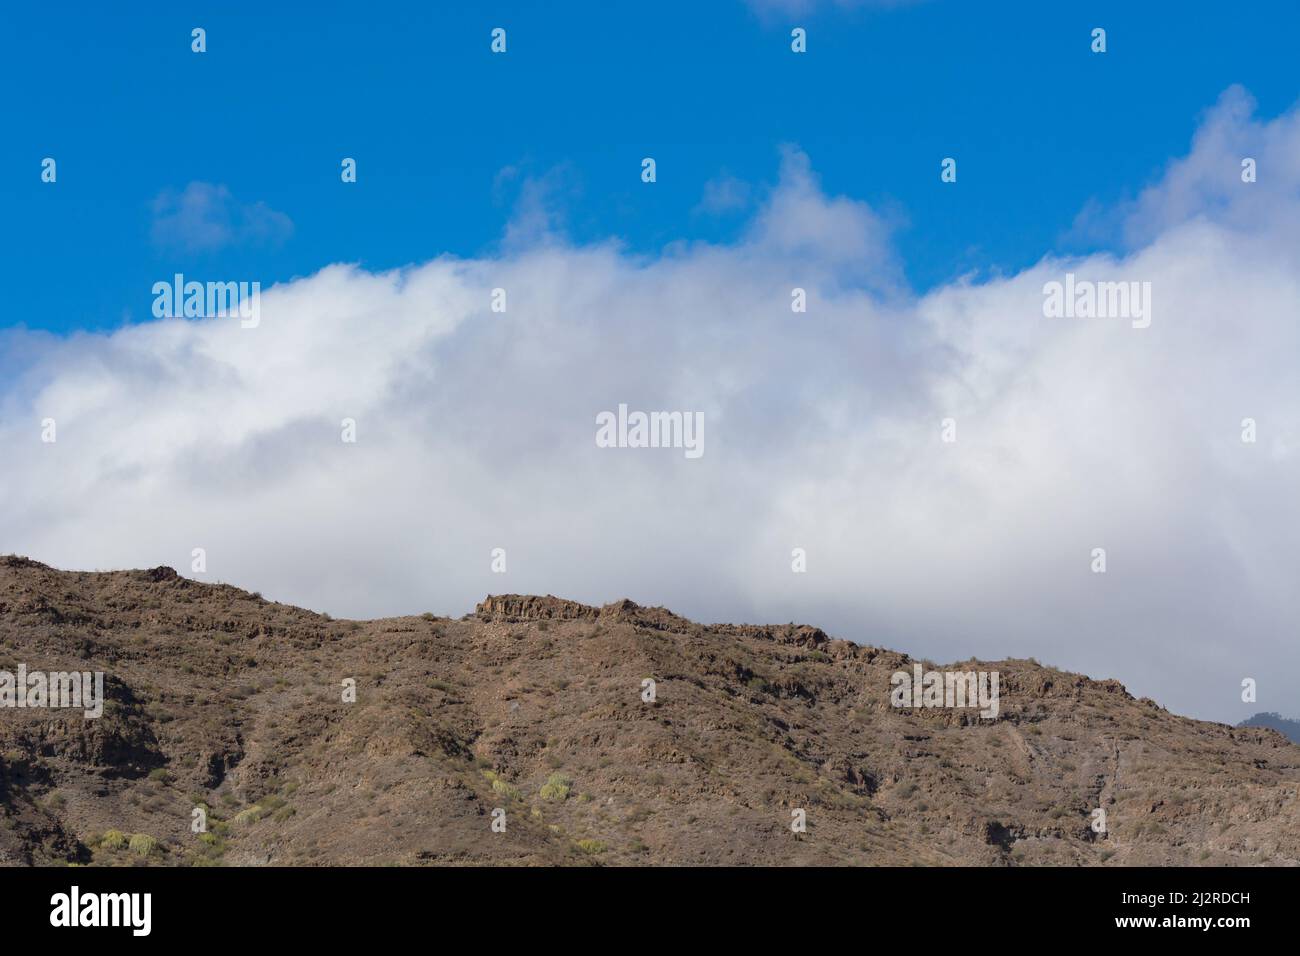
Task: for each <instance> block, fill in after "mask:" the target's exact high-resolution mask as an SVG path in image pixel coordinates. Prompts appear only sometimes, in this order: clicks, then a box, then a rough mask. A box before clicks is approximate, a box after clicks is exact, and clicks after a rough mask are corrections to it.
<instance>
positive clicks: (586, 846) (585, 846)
mask: <svg viewBox="0 0 1300 956" xmlns="http://www.w3.org/2000/svg"><path fill="white" fill-rule="evenodd" d="M577 847H578V849H579V850H581V851H582V852H583V853H586V854H587V855H588V856H595V855H596V854H597V853H604V852H605V844H604V842H602V841H601V840H579V841H578V843H577Z"/></svg>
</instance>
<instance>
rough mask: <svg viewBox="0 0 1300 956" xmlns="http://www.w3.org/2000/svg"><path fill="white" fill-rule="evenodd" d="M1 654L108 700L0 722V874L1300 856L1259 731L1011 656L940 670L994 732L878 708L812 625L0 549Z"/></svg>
mask: <svg viewBox="0 0 1300 956" xmlns="http://www.w3.org/2000/svg"><path fill="white" fill-rule="evenodd" d="M19 664H23V665H25V666H26V667H27V669H28V670H29V671H34V670H45V671H58V670H74V669H79V670H101V671H103V672H104V673H105V675H106V695H107V697H108V698H109V701H108V704H107V706H106V709H105V713H104V715H103V717H101V718H99V719H97V720H87V719H85V718H84V717H83V716H82V714H81V713H80V712H79V711H69V710H51V709H16V708H0V862H4V863H10V864H31V863H37V864H48V863H59V862H65V861H75V862H81V863H92V864H106V865H120V864H133V863H145V864H151V865H174V864H181V865H188V864H212V863H217V864H226V865H239V864H265V863H275V864H290V865H294V864H344V865H350V864H415V865H419V864H598V865H609V864H670V863H671V864H775V865H800V864H890V865H897V864H972V865H1017V864H1020V865H1026V864H1072V865H1073V864H1083V865H1094V864H1103V863H1105V864H1108V865H1116V864H1257V863H1272V864H1295V863H1297V862H1298V861H1300V810H1298V809H1297V808H1298V806H1300V802H1298V801H1297V793H1298V791H1300V749H1298V748H1297V747H1296V746H1295V745H1294V744H1291V743H1290V742H1288V741H1287V740H1286V739H1285V738H1283V737H1282V736H1281V735H1280V734H1278V733H1276V732H1274V731H1271V730H1266V729H1257V728H1232V727H1228V726H1225V725H1220V724H1213V723H1205V722H1201V721H1195V720H1189V719H1186V718H1182V717H1177V716H1174V715H1171V714H1169V713H1167V712H1166V711H1164V710H1163V709H1161V708H1160V707H1159V706H1157V705H1156V704H1155V703H1153V702H1151V701H1148V700H1135V699H1133V698H1132V697H1131V696H1130V695H1129V694H1128V693H1126V692H1125V690H1124V688H1123V687H1122V686H1120V685H1119V684H1118V683H1116V682H1115V681H1094V680H1090V679H1088V678H1086V677H1082V676H1079V675H1077V674H1068V673H1063V672H1061V671H1058V670H1054V669H1052V668H1050V667H1043V666H1040V665H1038V664H1037V663H1035V662H1033V661H1023V660H1008V661H996V662H983V663H979V662H973V663H968V666H962V667H961V668H960V669H963V670H964V669H976V670H997V671H998V672H999V673H1000V675H1001V713H1000V715H999V717H998V718H997V719H996V720H992V721H989V720H981V719H980V718H979V717H978V716H976V715H975V713H974V712H972V711H970V710H954V709H918V710H904V709H896V708H893V707H891V706H890V704H889V691H890V676H891V675H892V674H893V673H894V672H895V671H896V670H898V669H909V668H910V667H911V665H912V660H911V659H910V658H908V657H907V656H906V655H904V654H900V653H897V652H894V651H888V650H884V649H881V648H878V647H868V646H858V645H855V644H852V643H849V642H846V641H839V640H833V639H831V638H829V637H828V636H827V635H826V634H824V633H823V632H822V631H820V630H818V629H817V628H814V627H806V626H796V625H780V626H737V625H720V626H704V625H700V624H695V623H692V622H690V621H687V620H685V619H683V618H680V617H678V616H676V615H674V614H673V613H671V612H670V611H667V610H664V609H662V608H643V607H639V606H637V605H636V604H633V603H632V602H630V601H620V602H617V603H614V604H610V605H607V606H605V607H603V608H596V607H588V606H585V605H581V604H577V603H574V602H572V601H565V600H561V599H558V598H553V597H525V596H518V595H505V596H498V597H490V598H488V599H487V600H486V601H484V602H483V603H482V604H481V605H480V606H479V608H478V611H477V613H476V614H474V615H468V616H466V617H465V618H463V619H460V620H452V619H447V618H436V617H434V616H432V615H425V616H424V617H405V618H392V619H386V620H377V621H342V620H331V619H330V618H328V617H324V616H321V615H318V614H313V613H311V612H309V611H304V610H300V609H298V608H294V607H289V606H286V605H282V604H276V603H271V602H268V601H265V600H263V599H262V598H261V597H260V596H258V595H255V594H249V593H247V592H244V591H241V590H238V589H236V588H233V587H229V586H225V585H209V584H200V583H196V582H194V581H191V580H187V579H185V578H182V577H179V576H178V575H177V574H176V573H175V572H174V571H172V570H171V569H170V568H155V569H153V570H151V571H119V572H109V573H78V572H63V571H57V570H52V569H50V568H48V567H46V566H44V565H41V564H38V563H36V562H34V561H29V560H27V559H24V558H14V557H8V558H0V671H9V672H11V673H13V672H16V670H17V668H18V665H19ZM646 678H651V679H653V680H654V681H655V700H654V702H652V703H647V702H645V701H643V700H642V682H643V680H644V679H646ZM349 679H350V680H354V681H355V682H356V701H355V702H354V703H348V702H344V700H343V696H344V691H343V684H344V682H345V680H349ZM196 807H200V808H202V809H203V810H204V812H205V813H206V814H207V821H208V832H207V833H206V834H199V833H194V832H192V828H191V821H192V819H193V814H194V810H195V808H196ZM1098 807H1100V808H1101V809H1104V810H1105V812H1106V823H1107V829H1106V832H1105V833H1104V834H1101V833H1096V832H1094V831H1093V829H1092V828H1091V827H1090V825H1089V824H1090V823H1091V822H1092V819H1093V816H1092V811H1093V810H1094V809H1095V808H1098ZM497 808H500V809H501V810H503V811H504V814H505V817H504V819H505V823H506V827H505V832H501V833H497V832H493V830H492V826H491V824H492V820H493V812H494V810H496V809H497ZM794 809H802V810H804V811H805V813H806V819H807V830H806V832H804V833H794V832H792V830H791V821H792V819H793V818H792V810H794ZM141 835H142V836H141ZM133 837H136V838H135V839H132V838H133Z"/></svg>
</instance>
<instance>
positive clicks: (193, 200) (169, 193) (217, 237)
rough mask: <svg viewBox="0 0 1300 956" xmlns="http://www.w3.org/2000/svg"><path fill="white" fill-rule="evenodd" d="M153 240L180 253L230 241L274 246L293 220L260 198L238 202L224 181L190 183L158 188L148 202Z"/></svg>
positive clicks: (290, 231) (209, 249)
mask: <svg viewBox="0 0 1300 956" xmlns="http://www.w3.org/2000/svg"><path fill="white" fill-rule="evenodd" d="M150 211H151V213H152V215H153V223H152V226H151V235H152V238H153V241H154V243H155V244H156V245H158V246H159V247H161V248H164V249H172V250H179V251H181V252H212V251H215V250H217V249H222V248H224V247H226V246H232V245H254V246H276V245H279V244H280V243H283V242H284V241H285V240H286V239H288V238H289V236H290V235H292V234H293V222H292V220H290V219H289V217H288V216H286V215H285V214H284V213H282V212H276V211H275V210H274V209H272V208H271V207H269V206H268V205H266V203H264V202H255V203H241V202H239V201H238V200H236V199H235V197H234V196H232V195H231V193H230V190H229V188H227V187H226V186H219V185H213V184H212V183H202V182H192V183H190V184H189V185H187V186H186V187H185V188H184V189H183V190H181V191H179V192H177V191H176V190H175V189H164V190H163V191H162V192H161V193H159V194H158V195H157V196H156V197H155V198H154V200H153V202H152V203H151V204H150Z"/></svg>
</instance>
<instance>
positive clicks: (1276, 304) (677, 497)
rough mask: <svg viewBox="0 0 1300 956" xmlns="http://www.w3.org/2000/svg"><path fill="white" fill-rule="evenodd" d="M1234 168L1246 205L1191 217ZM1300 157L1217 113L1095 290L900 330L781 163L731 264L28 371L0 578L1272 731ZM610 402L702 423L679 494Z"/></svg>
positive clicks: (1019, 294)
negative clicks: (607, 640)
mask: <svg viewBox="0 0 1300 956" xmlns="http://www.w3.org/2000/svg"><path fill="white" fill-rule="evenodd" d="M1207 131H1209V132H1207ZM1238 142H1249V144H1250V149H1252V150H1253V151H1254V152H1255V153H1256V154H1258V155H1257V159H1258V160H1259V168H1260V171H1261V175H1260V180H1259V182H1257V183H1254V184H1250V185H1246V184H1241V183H1240V182H1238V186H1239V187H1240V188H1235V187H1234V188H1229V186H1228V185H1227V183H1226V182H1225V183H1223V184H1220V185H1215V184H1216V183H1218V180H1217V178H1216V177H1218V175H1219V171H1218V166H1217V165H1216V163H1218V162H1223V163H1228V164H1229V165H1230V169H1229V173H1231V172H1232V168H1236V166H1237V162H1236V160H1235V159H1234V156H1235V152H1236V151H1237V150H1236V149H1235V145H1236V144H1237V143H1238ZM1298 155H1300V120H1297V114H1296V113H1290V114H1288V115H1286V116H1284V117H1282V118H1280V119H1278V120H1276V121H1274V122H1271V123H1266V124H1265V123H1258V122H1254V121H1252V120H1251V119H1250V118H1249V116H1248V115H1247V114H1245V113H1243V112H1241V110H1240V109H1239V107H1238V104H1237V103H1236V101H1235V100H1233V99H1232V98H1231V97H1230V98H1229V99H1228V100H1227V101H1225V104H1224V105H1222V106H1221V107H1220V108H1219V109H1218V110H1217V111H1215V112H1213V113H1212V114H1211V115H1210V116H1209V117H1208V118H1207V119H1206V123H1205V127H1204V129H1203V131H1202V134H1201V136H1199V137H1198V139H1197V141H1196V148H1195V150H1194V151H1193V153H1192V154H1191V155H1190V156H1189V157H1188V158H1187V159H1185V160H1183V161H1181V162H1180V163H1176V164H1174V165H1173V166H1172V167H1171V170H1170V173H1169V176H1168V177H1167V178H1166V180H1165V181H1164V182H1163V183H1162V184H1160V185H1158V186H1156V187H1153V188H1152V189H1151V190H1150V191H1148V192H1147V193H1146V194H1145V195H1144V196H1143V197H1142V199H1141V200H1140V205H1139V207H1138V211H1139V212H1140V214H1141V215H1142V216H1148V217H1154V219H1153V220H1152V221H1155V222H1157V223H1158V228H1157V229H1155V230H1154V231H1153V234H1152V235H1151V236H1150V238H1149V239H1148V240H1146V241H1143V242H1141V243H1139V244H1137V245H1135V246H1134V248H1133V249H1132V250H1131V251H1130V252H1128V253H1126V254H1125V255H1124V256H1122V257H1119V258H1116V257H1113V256H1093V257H1089V258H1086V259H1077V260H1070V261H1055V260H1044V261H1043V262H1041V263H1040V264H1038V265H1037V266H1035V267H1034V268H1032V269H1029V270H1027V271H1026V272H1024V273H1022V274H1019V275H1016V276H1012V277H1009V278H1005V279H998V280H996V281H990V282H987V283H984V284H974V283H972V282H960V283H955V284H952V285H949V286H946V287H943V288H940V289H937V290H935V291H933V292H932V293H930V294H927V295H925V296H922V297H916V296H913V295H911V294H909V293H908V292H907V290H906V288H905V287H904V286H903V284H902V282H901V279H900V275H901V272H900V270H899V267H898V263H897V262H896V261H895V258H894V255H893V253H892V251H891V247H890V244H889V239H888V227H887V225H886V224H885V223H884V222H883V221H882V220H881V218H880V217H879V216H878V215H877V214H876V213H874V212H873V211H872V210H871V209H869V208H868V207H867V206H866V205H864V204H863V203H860V202H856V201H853V200H851V199H848V198H844V197H829V196H826V195H825V194H823V193H822V191H821V190H820V188H819V186H818V184H817V182H816V180H815V178H814V176H813V174H812V172H811V169H810V167H809V164H808V161H807V158H806V157H804V156H803V155H802V154H800V153H798V152H797V151H795V150H788V151H787V152H786V155H785V157H784V161H783V167H782V176H781V180H780V184H779V185H778V187H777V188H776V189H775V190H774V191H773V192H772V194H771V195H770V196H769V197H767V199H766V200H765V202H764V203H763V204H762V206H761V208H760V209H759V211H758V212H757V213H756V214H755V216H754V217H753V219H752V221H751V223H750V225H749V228H748V229H747V230H746V231H745V232H744V233H743V236H742V238H741V239H740V240H739V241H738V242H737V243H735V244H734V245H725V246H717V245H710V244H704V243H682V244H676V245H674V246H672V247H670V248H669V249H668V250H666V251H665V253H664V254H663V255H661V256H658V257H651V258H645V257H637V256H633V255H630V254H627V253H625V252H624V251H623V250H621V249H620V248H619V247H618V246H616V245H614V244H604V245H600V244H598V245H591V246H584V247H575V246H573V245H572V244H569V243H567V242H564V241H563V240H560V239H557V238H556V237H554V236H552V235H547V234H545V230H544V226H539V225H537V223H544V222H545V217H541V218H539V219H536V220H535V221H534V222H532V223H530V226H529V230H528V231H527V232H524V233H520V232H518V231H516V232H515V233H514V234H513V235H514V238H515V239H516V240H517V241H516V242H513V243H508V244H506V245H505V247H504V248H505V249H506V251H505V252H503V253H502V254H501V255H500V256H499V257H496V258H484V259H478V260H459V259H453V258H442V259H438V260H436V261H433V262H430V263H428V264H426V265H423V266H419V267H416V268H412V269H409V270H405V271H402V272H393V273H385V274H380V275H374V274H369V273H366V272H364V271H362V270H360V269H357V268H353V267H349V266H343V265H335V266H331V267H329V268H327V269H324V270H322V271H321V272H320V273H318V274H316V275H314V276H312V277H310V278H306V279H302V280H298V281H295V282H292V283H288V284H285V285H280V286H277V287H275V288H273V289H271V290H269V291H265V292H264V293H263V298H262V307H261V315H262V322H261V325H260V327H258V328H256V329H241V328H240V326H239V323H238V322H237V321H234V320H220V319H216V320H203V321H197V322H195V321H189V322H186V321H181V320H164V321H158V322H153V323H149V324H145V325H138V326H133V327H129V328H124V329H121V330H119V331H117V332H115V333H113V334H112V335H107V336H99V335H96V336H92V335H82V336H77V337H74V338H72V339H70V340H67V341H62V342H51V341H49V340H48V339H40V340H36V339H29V340H23V344H22V347H23V349H24V352H23V354H24V359H23V367H24V368H25V369H26V372H25V374H24V375H22V376H21V377H19V378H17V379H15V380H14V381H12V382H11V383H10V384H9V386H8V390H7V393H6V394H5V396H4V404H3V406H2V407H3V412H2V413H0V414H2V417H0V442H2V446H3V447H4V448H5V449H6V467H5V468H4V469H3V470H2V471H0V500H3V501H4V502H5V508H4V511H3V513H2V516H0V542H2V543H3V544H2V546H3V547H4V548H5V549H6V550H12V551H16V552H19V553H25V554H30V555H32V556H33V557H36V558H38V559H40V560H44V561H47V562H50V563H52V564H55V565H58V566H64V567H90V568H94V567H122V566H151V565H154V564H158V563H169V564H173V565H174V566H176V567H177V568H178V569H179V570H181V571H182V572H183V573H188V569H189V554H190V550H191V548H193V547H199V546H201V547H204V548H206V549H207V551H208V560H209V578H210V579H224V580H228V581H231V582H233V583H237V584H240V585H243V586H245V587H248V588H256V589H259V590H261V591H262V592H263V593H265V594H267V596H268V597H272V598H275V599H278V600H284V601H290V602H294V603H300V604H304V605H307V606H309V607H314V608H318V609H324V610H329V611H331V612H332V613H334V614H338V615H375V614H393V613H402V612H417V611H423V610H436V611H440V612H446V613H456V614H460V613H464V612H465V611H467V610H469V609H470V608H471V607H472V605H473V603H474V602H475V601H476V600H478V599H480V598H481V597H482V596H483V595H485V594H487V593H489V592H501V591H518V592H536V593H547V592H549V593H555V594H561V595H565V596H568V597H572V598H575V599H579V600H585V601H591V602H604V601H608V600H612V599H614V598H617V597H622V596H628V597H631V598H633V599H634V600H637V601H640V602H643V603H654V604H665V605H667V606H669V607H672V608H673V609H674V610H677V611H678V612H680V613H684V614H687V615H689V616H692V617H695V618H698V619H704V620H751V621H752V620H766V621H786V620H791V619H795V620H801V621H807V622H810V623H815V624H819V625H822V626H824V627H826V628H827V629H828V630H830V631H832V632H833V633H836V634H838V635H841V636H845V637H850V638H853V639H856V640H861V641H867V642H872V643H878V644H885V645H888V646H893V647H897V648H900V649H903V650H907V651H910V652H914V653H918V654H925V655H929V656H930V657H933V658H936V659H941V660H953V659H962V658H965V657H967V656H968V655H972V654H974V655H979V656H984V657H1002V656H1006V655H1034V656H1037V657H1039V658H1040V659H1042V660H1045V661H1049V662H1052V663H1056V664H1059V665H1062V666H1067V667H1070V668H1073V669H1078V670H1082V671H1085V672H1087V673H1090V674H1092V675H1094V676H1098V677H1108V676H1114V677H1119V678H1120V679H1122V680H1124V681H1125V682H1126V683H1127V684H1129V686H1130V689H1131V690H1133V691H1134V692H1136V693H1139V694H1150V695H1152V696H1155V697H1157V698H1158V699H1159V700H1161V702H1163V703H1166V704H1168V705H1169V706H1171V708H1173V709H1175V710H1179V711H1182V712H1187V713H1193V714H1196V715H1203V716H1210V717H1216V718H1220V719H1232V718H1237V717H1240V716H1243V715H1244V714H1245V713H1247V712H1251V711H1253V710H1255V709H1264V710H1280V711H1284V712H1294V711H1295V710H1296V707H1295V695H1294V690H1293V688H1295V687H1296V686H1300V645H1297V642H1296V641H1295V621H1296V620H1297V617H1298V615H1297V612H1298V611H1300V597H1298V596H1297V589H1296V588H1295V587H1294V580H1293V578H1294V569H1295V568H1296V567H1298V566H1300V534H1297V532H1298V531H1300V496H1298V495H1297V494H1296V488H1297V485H1298V481H1297V479H1300V457H1298V451H1300V425H1297V421H1298V413H1300V389H1298V388H1297V379H1296V374H1295V368H1296V358H1297V356H1300V322H1298V321H1297V318H1298V316H1300V308H1298V307H1297V303H1298V302H1300V279H1298V278H1297V276H1298V275H1300V270H1297V262H1296V257H1297V249H1300V244H1297V243H1296V242H1295V241H1294V240H1295V238H1296V237H1295V231H1296V228H1297V227H1296V223H1297V222H1300V198H1297V195H1296V193H1295V189H1294V185H1293V184H1294V183H1295V181H1296V177H1295V169H1294V160H1293V159H1292V157H1295V156H1298ZM1216 157H1217V159H1216ZM1288 163H1291V164H1292V165H1287V164H1288ZM1153 211H1154V212H1153ZM1256 217H1257V218H1256ZM538 229H542V231H543V234H542V235H535V233H536V231H537V230H538ZM530 236H531V237H532V238H531V239H527V240H526V237H530ZM1067 270H1069V271H1072V272H1074V273H1075V274H1076V275H1078V276H1080V277H1083V278H1092V279H1098V280H1106V279H1134V280H1144V281H1149V282H1151V284H1152V295H1153V300H1154V314H1153V321H1152V324H1151V327H1150V328H1147V329H1133V328H1132V327H1131V326H1130V324H1129V323H1128V322H1127V321H1123V320H1100V319H1094V320H1082V319H1074V320H1070V319H1045V318H1044V317H1043V313H1042V291H1041V290H1042V286H1043V284H1044V282H1046V281H1048V280H1052V279H1059V278H1061V276H1062V275H1063V273H1064V272H1065V271H1067ZM795 286H800V287H803V288H806V289H807V290H808V294H809V310H808V312H807V313H806V314H795V313H792V312H791V310H790V290H791V288H792V287H795ZM494 287H502V288H505V289H506V290H507V295H508V312H506V313H505V314H496V313H493V312H491V311H490V308H489V306H490V292H491V290H492V289H493V288H494ZM620 402H626V403H628V405H629V406H631V407H632V408H640V409H678V410H691V411H702V412H703V413H704V415H705V419H706V422H707V430H706V434H707V441H706V453H705V455H704V457H703V458H701V459H699V460H695V461H692V460H687V459H686V458H685V457H684V456H683V455H682V454H681V453H680V452H673V451H662V452H661V451H656V450H649V449H647V450H629V449H613V450H611V449H599V448H597V447H596V445H595V440H594V436H595V416H596V414H597V413H598V412H600V411H602V410H606V409H614V408H616V407H617V405H618V404H619V403H620ZM47 416H48V417H54V418H55V419H57V421H58V442H57V444H55V445H43V444H41V443H40V425H39V423H40V420H41V419H42V418H44V417H47ZM345 417H351V418H355V419H356V420H357V422H358V425H359V441H358V443H357V444H356V445H345V444H343V443H342V442H341V441H340V440H339V424H340V421H341V419H343V418H345ZM946 417H952V418H955V419H956V420H957V423H958V424H957V427H958V441H957V443H956V444H954V445H946V444H943V443H942V442H941V441H940V440H939V435H940V421H941V420H942V419H943V418H946ZM1245 417H1252V418H1255V419H1257V420H1258V422H1259V436H1260V437H1259V441H1258V443H1257V444H1255V445H1245V444H1242V442H1241V441H1240V439H1239V434H1240V422H1241V419H1242V418H1245ZM494 547H504V548H506V549H507V553H508V564H509V573H508V574H507V575H504V576H502V575H494V574H492V573H490V551H491V549H492V548H494ZM793 547H802V548H805V549H807V552H808V566H809V570H808V573H807V574H802V575H796V574H792V573H791V571H790V549H791V548H793ZM1094 547H1105V548H1106V549H1107V550H1108V563H1109V571H1108V573H1107V574H1106V575H1104V576H1103V575H1094V574H1092V573H1091V572H1090V570H1089V561H1090V552H1091V550H1092V548H1094ZM1243 677H1254V678H1256V679H1257V680H1259V682H1260V689H1261V697H1260V700H1259V704H1258V707H1250V706H1247V705H1243V704H1241V703H1240V701H1239V698H1238V693H1239V683H1240V680H1241V678H1243Z"/></svg>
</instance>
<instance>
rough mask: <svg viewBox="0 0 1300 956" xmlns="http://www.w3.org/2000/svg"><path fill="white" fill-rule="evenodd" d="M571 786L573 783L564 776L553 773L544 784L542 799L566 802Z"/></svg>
mask: <svg viewBox="0 0 1300 956" xmlns="http://www.w3.org/2000/svg"><path fill="white" fill-rule="evenodd" d="M571 786H573V781H572V780H570V779H569V778H568V777H566V776H565V775H564V774H562V773H553V774H551V775H550V776H549V777H547V778H546V783H544V784H542V799H543V800H566V799H568V796H569V788H570V787H571Z"/></svg>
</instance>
